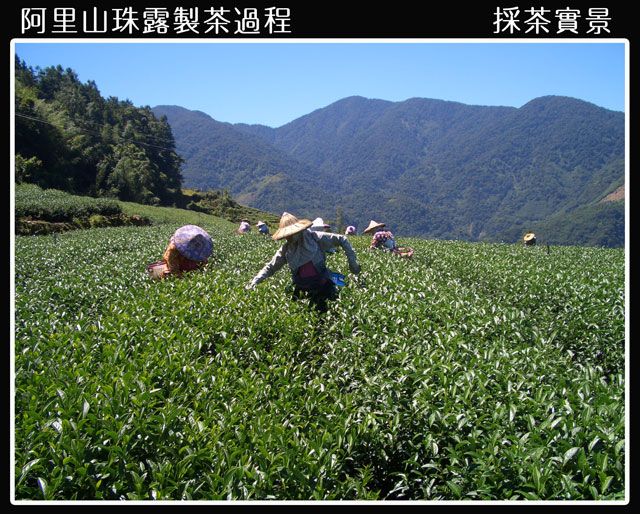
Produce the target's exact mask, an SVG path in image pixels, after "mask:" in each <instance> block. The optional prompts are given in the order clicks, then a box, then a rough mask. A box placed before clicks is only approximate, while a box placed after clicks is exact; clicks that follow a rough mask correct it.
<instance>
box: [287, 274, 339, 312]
mask: <svg viewBox="0 0 640 514" xmlns="http://www.w3.org/2000/svg"><path fill="white" fill-rule="evenodd" d="M305 296H306V297H307V298H309V303H310V304H311V306H313V307H314V308H315V309H316V310H317V311H318V312H327V309H328V306H327V301H329V300H335V299H336V298H337V297H338V289H337V288H336V286H335V284H334V283H333V282H332V281H331V280H327V281H326V282H325V283H324V284H322V285H321V286H318V287H316V288H312V289H301V288H300V287H298V286H295V288H294V290H293V299H294V300H299V299H300V298H303V297H305Z"/></svg>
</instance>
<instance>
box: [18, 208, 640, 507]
mask: <svg viewBox="0 0 640 514" xmlns="http://www.w3.org/2000/svg"><path fill="white" fill-rule="evenodd" d="M119 205H121V206H122V209H123V211H124V212H125V213H127V212H129V211H128V209H133V208H134V207H133V205H132V204H126V203H120V204H119ZM137 207H138V206H137V205H136V212H137V213H139V214H142V215H144V216H149V217H151V218H152V219H153V220H154V223H155V224H154V225H153V226H149V227H109V228H96V229H91V230H78V231H73V232H67V233H64V234H60V235H58V236H57V237H52V236H24V237H23V236H18V237H16V244H15V273H14V283H15V331H14V348H13V350H14V356H15V420H14V424H15V477H14V478H15V495H16V499H18V500H25V499H50V500H87V499H104V500H146V499H157V500H267V499H278V500H339V499H345V500H355V499H359V500H384V499H405V500H457V499H461V500H470V501H471V500H535V499H542V500H620V499H623V498H624V497H625V492H626V487H628V484H626V483H625V454H626V451H627V450H626V447H625V410H624V401H625V386H626V384H625V374H624V372H625V297H624V291H625V289H624V286H625V275H624V259H625V256H624V253H623V251H622V250H615V249H613V250H612V249H603V248H579V247H553V248H552V249H551V252H550V253H547V252H546V251H545V249H544V248H541V247H534V248H524V247H522V246H520V245H504V244H480V243H463V242H456V241H428V240H418V239H405V240H402V244H407V245H410V246H412V247H413V248H414V249H415V255H414V258H413V259H412V260H402V259H398V258H395V257H394V256H392V255H389V254H386V253H382V252H371V251H368V250H367V249H366V248H367V246H368V243H369V239H368V238H366V237H361V236H357V237H353V238H351V241H352V243H353V246H354V248H355V249H356V252H357V254H358V259H359V261H360V263H361V265H362V270H363V271H362V273H361V275H360V276H359V277H358V278H357V279H355V278H354V277H352V276H348V284H347V286H346V287H344V288H342V289H341V291H340V295H339V298H338V300H336V301H335V302H333V304H331V307H330V309H329V312H328V313H326V315H324V316H323V317H320V316H319V315H318V314H317V313H316V312H315V311H312V310H310V309H309V308H308V306H307V305H306V303H305V301H297V302H295V301H292V300H291V299H290V295H289V293H288V291H287V286H288V284H289V282H290V279H289V277H288V272H287V271H286V270H282V271H280V272H278V273H277V274H276V275H274V276H273V277H271V278H270V279H269V280H268V281H266V282H264V283H262V284H260V285H259V286H258V287H257V288H256V289H255V290H252V291H246V290H244V288H243V286H244V285H245V284H246V283H247V282H248V281H249V280H250V279H251V277H253V275H255V273H257V272H258V271H259V269H260V268H261V267H262V266H263V265H264V263H265V262H267V261H268V260H269V259H270V258H271V256H272V254H273V252H274V251H275V250H276V249H277V248H278V246H279V243H277V242H274V241H272V240H271V239H269V238H264V237H262V236H259V235H257V234H248V235H244V236H238V235H235V234H234V233H233V231H234V230H235V225H234V224H231V223H226V222H224V221H221V220H218V219H216V218H213V217H211V216H208V215H204V214H197V213H194V212H188V211H183V210H177V209H169V208H154V207H144V209H143V210H140V209H138V208H137ZM185 223H196V224H198V225H200V226H202V227H203V228H205V229H206V230H207V231H208V232H209V233H210V234H211V235H212V236H213V238H214V255H213V257H212V259H211V260H210V262H209V264H208V265H207V266H206V268H205V269H204V270H201V271H195V272H192V273H189V274H186V275H185V276H184V277H183V278H182V279H174V278H169V279H167V280H165V281H161V282H153V281H151V280H149V279H148V277H147V276H146V275H145V265H146V264H148V263H149V262H152V261H154V260H157V259H159V258H160V256H161V255H162V252H163V250H164V247H165V245H166V243H167V241H168V238H169V237H170V235H171V233H172V232H173V231H174V230H175V229H176V228H177V227H178V226H180V225H181V224H185ZM327 262H328V265H329V267H330V268H331V269H334V270H336V271H340V272H343V273H346V272H347V270H348V267H347V260H346V257H345V256H344V254H343V253H342V252H338V253H337V254H335V255H331V256H329V257H328V261H327Z"/></svg>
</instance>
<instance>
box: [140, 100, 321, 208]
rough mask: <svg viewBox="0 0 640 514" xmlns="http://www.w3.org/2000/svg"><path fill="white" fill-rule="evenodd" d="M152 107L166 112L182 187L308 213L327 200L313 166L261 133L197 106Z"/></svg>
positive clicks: (158, 113)
mask: <svg viewBox="0 0 640 514" xmlns="http://www.w3.org/2000/svg"><path fill="white" fill-rule="evenodd" d="M152 111H153V112H154V114H155V115H156V116H158V117H162V116H166V118H167V121H168V122H169V124H170V126H171V129H172V132H173V133H174V134H176V135H177V137H176V150H177V151H178V153H179V154H180V155H181V156H182V158H183V159H184V160H185V162H184V164H183V167H182V175H183V177H184V182H183V184H184V186H185V187H188V188H198V189H201V190H207V189H227V190H228V191H229V192H230V193H231V194H232V195H233V197H234V199H236V200H237V201H238V202H239V203H241V204H243V205H247V206H250V207H255V208H258V209H263V210H267V211H269V212H273V213H281V212H283V211H285V210H290V211H293V212H294V213H299V214H300V215H309V216H311V215H313V214H315V212H317V210H318V209H319V208H320V207H321V206H322V205H323V203H325V202H326V201H327V199H326V198H323V197H324V193H323V190H322V189H320V191H321V193H322V194H317V188H316V185H315V181H316V176H315V173H314V171H313V170H312V168H310V167H309V166H307V165H305V164H303V163H300V162H298V161H296V160H295V159H293V158H291V157H289V156H288V155H286V154H285V153H284V152H283V151H281V150H278V149H277V148H275V147H273V146H272V145H269V144H268V143H266V142H264V141H263V140H262V139H260V138H258V137H256V136H253V135H250V134H244V133H242V132H240V131H238V130H237V129H235V128H234V127H233V126H232V125H231V124H229V123H221V122H219V121H216V120H214V119H213V118H211V117H210V116H208V115H207V114H205V113H203V112H200V111H190V110H188V109H184V108H182V107H177V106H167V105H160V106H157V107H154V108H153V109H152ZM292 191H295V192H296V193H297V194H296V195H292V194H291V192H292Z"/></svg>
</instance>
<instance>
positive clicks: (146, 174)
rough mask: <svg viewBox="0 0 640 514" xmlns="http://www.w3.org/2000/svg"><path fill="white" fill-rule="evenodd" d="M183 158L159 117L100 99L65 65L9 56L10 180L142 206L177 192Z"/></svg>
mask: <svg viewBox="0 0 640 514" xmlns="http://www.w3.org/2000/svg"><path fill="white" fill-rule="evenodd" d="M182 162H183V161H182V158H181V157H180V156H179V155H178V154H177V153H176V151H175V141H174V137H173V134H172V131H171V127H170V126H169V124H168V123H167V120H166V117H164V116H163V117H160V118H156V116H155V115H154V114H153V112H152V111H151V108H150V107H148V106H145V107H135V106H134V105H133V103H132V102H131V101H129V100H124V101H122V100H119V99H118V98H116V97H112V96H111V97H108V98H106V99H105V98H103V97H102V95H101V94H100V92H99V90H98V88H97V86H96V84H95V82H93V81H91V80H89V81H88V82H86V83H82V82H81V81H80V80H79V79H78V76H77V74H76V73H75V72H74V71H73V70H71V69H70V68H67V69H63V68H62V66H60V65H58V66H51V67H47V68H45V69H40V68H35V69H33V68H31V67H29V66H28V65H27V64H26V63H25V62H24V61H22V60H21V59H20V58H19V57H18V56H16V62H15V171H16V173H15V179H16V182H18V183H21V182H29V183H35V184H37V185H39V186H40V187H42V188H55V189H61V190H64V191H69V192H71V193H74V194H80V195H89V196H97V197H98V196H99V197H112V198H118V199H119V200H123V201H131V202H137V203H143V204H149V205H176V204H179V203H180V202H181V199H182V191H181V184H182V175H181V165H182Z"/></svg>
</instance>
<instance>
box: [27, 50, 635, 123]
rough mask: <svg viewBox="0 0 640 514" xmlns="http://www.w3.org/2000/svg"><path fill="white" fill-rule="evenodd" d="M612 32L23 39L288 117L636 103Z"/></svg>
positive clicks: (86, 71)
mask: <svg viewBox="0 0 640 514" xmlns="http://www.w3.org/2000/svg"><path fill="white" fill-rule="evenodd" d="M624 52H625V48H624V45H623V43H620V42H613V43H604V42H585V43H575V42H566V41H564V42H535V43H527V42H522V43H512V42H509V43H502V42H501V43H495V42H493V43H489V42H478V41H474V42H458V43H450V42H429V41H424V42H415V41H414V42H411V43H409V42H402V43H392V42H390V41H389V40H387V41H384V40H378V41H377V42H355V43H353V42H320V41H317V42H296V43H291V42H286V43H282V42H273V41H271V42H258V43H256V42H254V41H251V42H248V41H247V40H244V41H238V42H234V43H225V42H215V43H212V42H179V43H168V42H167V43H165V42H162V43H161V42H155V43H151V42H149V41H144V42H141V43H135V42H126V43H116V42H111V41H109V42H89V41H86V40H85V41H84V42H73V43H66V42H65V43H60V42H55V43H53V42H46V43H44V42H34V41H33V40H31V41H28V42H27V41H25V42H15V53H16V54H17V55H18V56H19V57H20V58H21V59H22V60H24V61H26V63H27V64H28V65H29V66H32V67H34V68H35V67H36V66H39V67H41V68H44V67H47V66H52V65H58V64H60V65H61V66H63V67H64V68H72V69H73V70H74V71H75V72H76V73H77V74H78V77H79V79H80V80H81V81H82V82H86V81H88V80H93V81H94V82H95V83H96V85H97V86H98V89H99V90H100V92H101V94H102V96H104V97H108V96H115V97H118V98H119V99H120V100H125V99H128V100H131V101H132V102H133V103H134V105H137V106H144V105H149V106H151V107H153V106H155V105H161V104H168V105H179V106H182V107H185V108H187V109H194V110H199V111H203V112H205V113H207V114H209V115H210V116H212V117H213V118H215V119H216V120H218V121H223V122H230V123H260V124H264V125H268V126H271V127H278V126H281V125H284V124H285V123H288V122H289V121H292V120H294V119H296V118H298V117H300V116H303V115H305V114H308V113H310V112H312V111H314V110H316V109H319V108H322V107H325V106H327V105H329V104H330V103H332V102H335V101H337V100H340V99H341V98H344V97H347V96H352V95H359V96H364V97H366V98H379V99H383V100H390V101H402V100H406V99H407V98H413V97H422V98H436V99H442V100H451V101H457V102H462V103H465V104H474V105H506V106H513V107H521V106H522V105H524V104H525V103H527V102H528V101H530V100H532V99H534V98H537V97H539V96H544V95H561V96H572V97H575V98H579V99H582V100H586V101H588V102H592V103H594V104H596V105H599V106H601V107H605V108H607V109H612V110H616V111H624V108H625V62H624Z"/></svg>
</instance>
